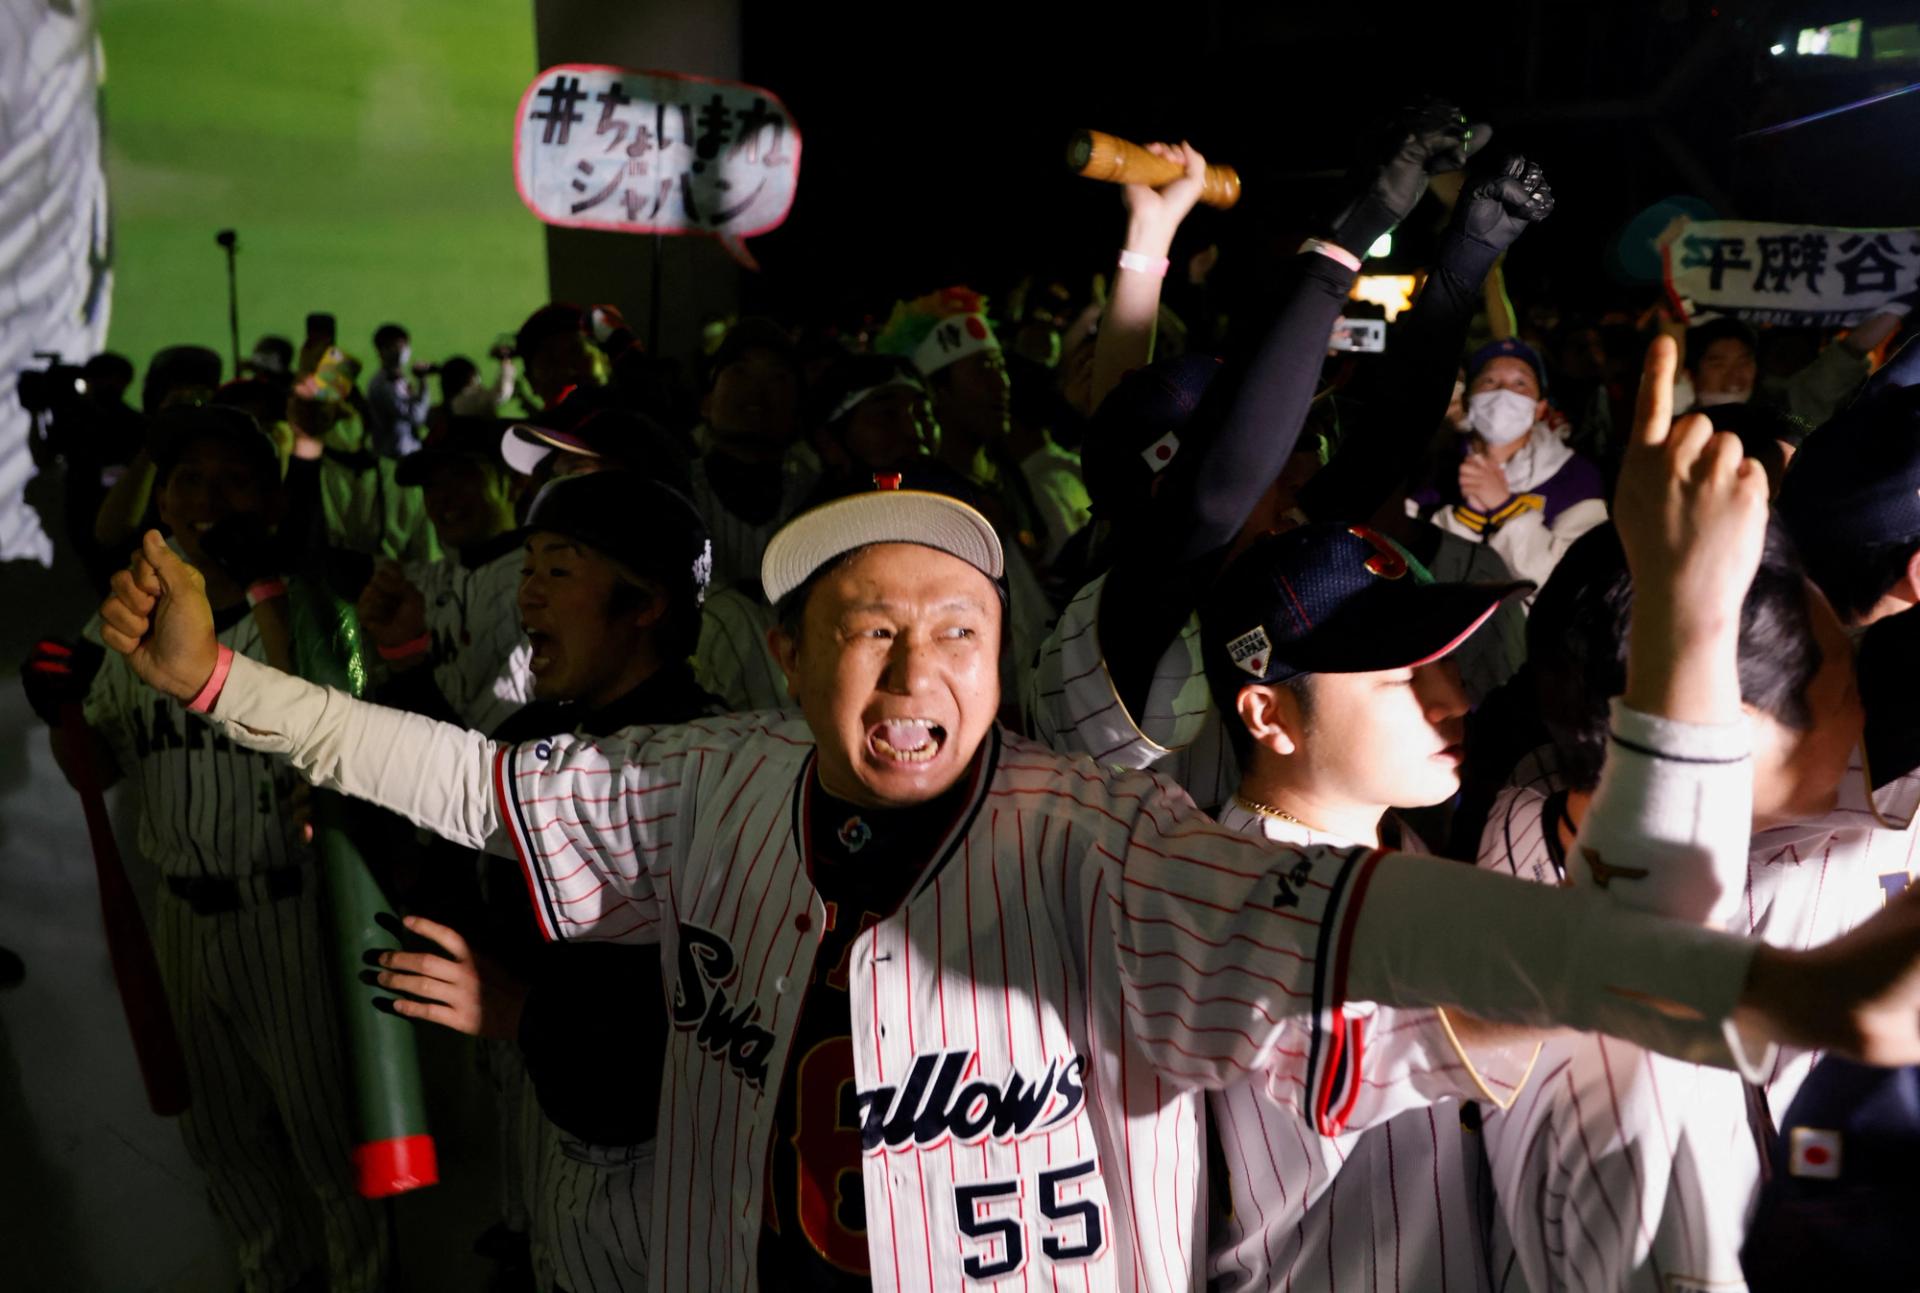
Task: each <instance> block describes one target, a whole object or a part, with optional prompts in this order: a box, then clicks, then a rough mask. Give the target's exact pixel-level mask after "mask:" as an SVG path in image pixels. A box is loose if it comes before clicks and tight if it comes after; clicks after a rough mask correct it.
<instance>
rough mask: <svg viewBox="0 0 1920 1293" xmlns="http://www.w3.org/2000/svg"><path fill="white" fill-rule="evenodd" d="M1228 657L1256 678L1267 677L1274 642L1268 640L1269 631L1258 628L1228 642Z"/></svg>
mask: <svg viewBox="0 0 1920 1293" xmlns="http://www.w3.org/2000/svg"><path fill="white" fill-rule="evenodd" d="M1227 659H1229V660H1231V661H1233V663H1234V665H1235V666H1236V667H1238V668H1241V669H1245V670H1246V671H1247V672H1248V673H1250V674H1252V675H1253V676H1254V677H1255V678H1261V677H1265V676H1266V672H1267V662H1268V661H1270V660H1271V659H1273V643H1272V642H1270V641H1268V640H1267V631H1266V630H1265V629H1263V628H1256V629H1254V630H1253V631H1252V632H1251V633H1242V634H1241V635H1240V636H1239V637H1237V638H1235V639H1234V640H1233V641H1231V642H1229V643H1227Z"/></svg>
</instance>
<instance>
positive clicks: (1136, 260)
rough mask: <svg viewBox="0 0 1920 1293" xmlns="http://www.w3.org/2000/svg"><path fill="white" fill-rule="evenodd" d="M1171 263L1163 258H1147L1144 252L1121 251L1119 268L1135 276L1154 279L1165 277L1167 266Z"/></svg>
mask: <svg viewBox="0 0 1920 1293" xmlns="http://www.w3.org/2000/svg"><path fill="white" fill-rule="evenodd" d="M1171 263H1172V262H1171V261H1169V260H1168V259H1167V258H1166V257H1165V256H1149V255H1147V254H1146V253H1144V252H1138V251H1124V250H1123V251H1122V252H1121V253H1120V268H1121V269H1130V270H1132V271H1133V272H1134V273H1136V274H1151V275H1153V276H1154V277H1155V278H1165V277H1166V276H1167V266H1168V265H1169V264H1171Z"/></svg>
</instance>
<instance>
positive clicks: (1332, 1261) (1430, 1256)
mask: <svg viewBox="0 0 1920 1293" xmlns="http://www.w3.org/2000/svg"><path fill="white" fill-rule="evenodd" d="M1220 824H1221V825H1222V826H1224V827H1226V828H1227V829H1229V830H1234V831H1239V832H1241V833H1242V834H1246V835H1254V836H1263V837H1264V838H1267V839H1270V840H1274V841H1277V842H1281V843H1287V844H1296V845H1314V844H1321V845H1343V844H1345V843H1346V841H1343V840H1339V839H1336V838H1334V837H1332V836H1329V835H1325V834H1321V833H1317V832H1314V831H1312V830H1309V829H1307V828H1306V827H1303V826H1299V825H1297V824H1294V823H1288V822H1281V821H1277V820H1274V819H1272V818H1268V817H1264V816H1261V815H1258V814H1255V813H1252V812H1249V811H1248V810H1247V809H1245V808H1243V807H1241V805H1240V804H1239V803H1238V802H1237V801H1229V803H1228V805H1227V807H1226V808H1225V809H1224V810H1223V811H1222V812H1221V814H1220ZM1406 843H1407V847H1409V848H1418V847H1420V846H1419V844H1418V843H1417V842H1415V841H1412V840H1408V841H1407V842H1406ZM1345 1014H1346V1016H1347V1020H1348V1029H1349V1042H1348V1049H1349V1054H1350V1056H1352V1057H1353V1058H1354V1060H1355V1062H1356V1066H1358V1067H1359V1068H1363V1070H1364V1071H1362V1072H1360V1073H1359V1084H1358V1086H1357V1087H1356V1086H1352V1085H1351V1084H1349V1088H1348V1090H1347V1092H1346V1096H1347V1098H1348V1099H1350V1101H1351V1104H1350V1107H1349V1109H1348V1111H1347V1113H1346V1115H1345V1117H1344V1125H1343V1129H1342V1130H1340V1131H1338V1132H1337V1133H1336V1134H1332V1135H1325V1134H1321V1129H1322V1128H1323V1127H1324V1128H1326V1129H1327V1130H1331V1129H1332V1124H1329V1123H1327V1122H1326V1121H1325V1101H1324V1100H1316V1101H1304V1100H1303V1097H1304V1096H1305V1095H1306V1092H1305V1091H1303V1090H1302V1089H1301V1088H1300V1087H1299V1086H1298V1084H1297V1083H1295V1082H1293V1081H1291V1080H1286V1081H1276V1082H1262V1081H1257V1080H1256V1081H1251V1082H1236V1083H1234V1084H1233V1085H1231V1086H1228V1087H1225V1088H1223V1089H1221V1090H1218V1091H1213V1092H1210V1093H1208V1097H1207V1112H1208V1114H1209V1115H1210V1116H1211V1117H1212V1119H1213V1127H1214V1133H1215V1136H1216V1137H1217V1141H1218V1144H1219V1147H1220V1152H1221V1157H1222V1160H1223V1162H1224V1164H1225V1167H1226V1181H1225V1183H1224V1184H1225V1186H1226V1188H1225V1189H1224V1190H1222V1191H1221V1193H1220V1195H1217V1196H1216V1197H1214V1199H1213V1200H1212V1204H1213V1216H1214V1221H1213V1226H1212V1235H1211V1241H1210V1244H1209V1252H1208V1257H1207V1279H1208V1287H1209V1288H1210V1289H1212V1290H1214V1291H1215V1293H1228V1291H1231V1290H1249V1291H1251V1290H1266V1289H1274V1288H1286V1289H1296V1290H1302V1291H1304V1290H1311V1289H1327V1290H1329V1291H1331V1290H1334V1289H1340V1288H1347V1289H1353V1288H1382V1287H1391V1288H1395V1289H1401V1290H1412V1289H1458V1290H1462V1291H1463V1293H1471V1291H1472V1290H1477V1289H1484V1288H1486V1287H1487V1278H1486V1266H1485V1253H1484V1250H1483V1247H1482V1236H1483V1233H1484V1230H1483V1227H1484V1218H1483V1216H1482V1215H1481V1210H1480V1200H1479V1198H1478V1197H1477V1196H1478V1193H1479V1192H1478V1190H1477V1189H1475V1188H1474V1179H1475V1177H1476V1175H1477V1160H1478V1158H1479V1153H1480V1148H1479V1142H1478V1139H1477V1137H1476V1136H1474V1135H1473V1133H1471V1132H1468V1131H1466V1130H1465V1129H1464V1128H1463V1127H1462V1125H1461V1120H1460V1111H1461V1101H1462V1100H1473V1099H1477V1098H1478V1097H1479V1096H1480V1094H1481V1092H1482V1091H1483V1090H1485V1089H1486V1088H1484V1087H1482V1086H1481V1085H1479V1084H1477V1083H1476V1082H1475V1081H1474V1080H1473V1070H1472V1069H1471V1068H1469V1066H1468V1062H1467V1057H1466V1056H1465V1055H1464V1054H1463V1053H1462V1052H1461V1050H1460V1048H1459V1046H1458V1045H1457V1044H1456V1042H1455V1040H1454V1038H1453V1034H1452V1032H1451V1030H1450V1029H1449V1028H1448V1026H1447V1025H1446V1024H1445V1022H1443V1020H1442V1018H1441V1016H1440V1012H1439V1011H1437V1010H1432V1009H1413V1010H1408V1009H1398V1008H1395V1007H1391V1006H1374V1005H1372V1004H1370V1003H1356V1004H1353V1005H1349V1006H1347V1007H1346V1008H1345ZM1282 1037H1283V1039H1282V1041H1281V1043H1280V1045H1281V1048H1282V1049H1283V1050H1285V1049H1296V1050H1297V1049H1299V1048H1300V1047H1301V1046H1302V1045H1303V1044H1304V1042H1305V1037H1304V1033H1303V1031H1302V1029H1301V1027H1300V1021H1290V1022H1289V1023H1288V1024H1287V1025H1286V1026H1285V1028H1284V1030H1283V1034H1282ZM1535 1050H1536V1048H1535V1047H1534V1046H1531V1045H1528V1046H1525V1047H1521V1048H1517V1049H1516V1051H1515V1053H1513V1054H1511V1055H1508V1054H1504V1053H1491V1052H1487V1053H1483V1052H1482V1051H1481V1050H1480V1049H1478V1048H1476V1052H1475V1057H1474V1058H1475V1059H1477V1060H1478V1061H1480V1069H1479V1072H1480V1076H1481V1078H1482V1080H1483V1081H1484V1082H1486V1083H1487V1084H1489V1085H1490V1086H1491V1088H1492V1090H1493V1091H1494V1093H1495V1094H1496V1095H1498V1096H1499V1098H1500V1101H1501V1103H1506V1102H1508V1101H1511V1100H1512V1098H1513V1097H1514V1096H1515V1095H1516V1094H1518V1092H1519V1089H1520V1088H1521V1087H1522V1086H1523V1085H1524V1084H1525V1082H1526V1080H1527V1073H1528V1070H1529V1069H1530V1068H1531V1067H1532V1063H1533V1056H1534V1053H1535ZM1362 1055H1364V1057H1365V1059H1364V1064H1363V1065H1359V1064H1358V1060H1359V1057H1360V1056H1362ZM1489 1060H1492V1061H1494V1062H1493V1063H1489ZM1284 1076H1285V1077H1286V1078H1289V1079H1290V1078H1292V1077H1293V1076H1294V1075H1292V1074H1287V1075H1284Z"/></svg>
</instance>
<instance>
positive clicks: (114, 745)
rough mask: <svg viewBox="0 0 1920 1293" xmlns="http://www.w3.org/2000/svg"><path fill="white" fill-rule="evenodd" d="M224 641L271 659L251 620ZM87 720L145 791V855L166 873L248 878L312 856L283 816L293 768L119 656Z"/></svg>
mask: <svg viewBox="0 0 1920 1293" xmlns="http://www.w3.org/2000/svg"><path fill="white" fill-rule="evenodd" d="M219 638H220V641H221V642H223V643H225V644H226V645H227V646H230V647H232V648H233V650H234V653H235V654H236V655H245V656H249V657H251V658H253V659H255V660H264V659H266V652H265V650H264V649H263V647H262V646H261V643H260V631H259V629H258V627H257V626H256V625H255V624H254V619H253V616H252V615H241V616H240V617H239V619H238V620H237V621H235V622H234V623H232V624H230V625H228V626H227V627H226V628H224V629H222V630H221V631H220V634H219ZM82 712H83V713H84V714H85V716H86V720H87V723H88V725H89V726H91V727H92V728H93V729H94V730H95V731H96V732H98V733H99V734H100V736H101V737H102V739H104V740H105V741H106V743H107V746H108V748H109V749H111V750H112V751H113V759H114V762H115V763H116V764H118V765H119V767H120V771H121V772H122V773H123V774H124V775H125V776H126V777H127V778H128V779H129V780H130V781H133V782H134V783H136V784H137V785H138V786H139V787H140V832H139V841H140V852H141V853H142V854H143V855H144V856H145V857H146V858H147V859H148V860H149V861H151V862H152V863H153V864H154V866H155V867H156V868H158V869H159V871H160V873H161V874H162V875H177V876H209V875H213V876H237V875H247V874H250V873H252V872H255V871H266V870H273V869H277V868H280V867H285V866H291V865H293V864H294V863H296V862H298V861H300V860H301V858H302V857H303V855H304V850H302V849H300V848H299V847H298V846H296V845H293V844H291V843H290V842H289V838H288V831H287V824H286V821H285V819H284V818H283V816H282V813H281V810H282V807H283V805H284V804H285V803H286V801H287V796H288V795H289V794H290V793H291V792H292V790H293V788H294V786H296V785H298V784H299V781H300V779H299V778H298V777H297V776H295V775H294V774H293V772H292V770H291V769H289V768H288V767H287V766H286V764H285V762H284V761H283V760H280V759H276V758H274V757H273V756H271V755H265V754H257V753H255V752H253V751H251V750H246V749H242V748H241V747H240V746H237V745H234V744H232V743H231V742H230V741H228V740H227V738H226V737H225V736H223V735H221V734H220V733H218V732H215V731H213V730H211V729H210V728H208V727H207V725H206V724H205V723H202V722H201V721H199V720H198V719H196V718H193V717H192V716H190V715H189V714H188V713H187V711H186V707H185V706H184V705H182V704H180V703H179V702H178V701H176V700H174V699H172V698H171V697H168V696H163V695H161V694H160V693H159V692H157V691H154V690H152V689H151V688H149V687H148V686H147V685H146V684H145V683H144V682H141V681H140V679H139V677H138V676H137V675H136V674H135V673H134V672H133V668H132V666H130V665H129V664H128V663H127V658H126V657H125V656H123V655H121V654H120V653H119V652H118V651H109V652H107V655H106V660H105V661H104V663H102V664H101V666H100V672H99V673H97V674H95V675H94V679H93V685H92V687H91V688H90V689H89V690H88V692H87V698H86V701H85V702H84V704H83V706H82Z"/></svg>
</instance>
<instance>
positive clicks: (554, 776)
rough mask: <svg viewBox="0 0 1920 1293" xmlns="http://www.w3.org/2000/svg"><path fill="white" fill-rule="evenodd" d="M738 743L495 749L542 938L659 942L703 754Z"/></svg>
mask: <svg viewBox="0 0 1920 1293" xmlns="http://www.w3.org/2000/svg"><path fill="white" fill-rule="evenodd" d="M737 735H738V732H737V730H725V729H721V728H720V727H719V726H718V725H712V726H709V725H706V724H700V723H695V724H690V725H686V726H675V727H651V728H648V727H641V728H629V729H627V730H626V731H623V732H620V733H618V734H616V735H614V736H611V737H604V738H594V737H579V736H557V737H550V738H545V739H542V740H539V741H528V742H524V743H522V744H520V745H517V746H510V747H506V748H503V749H502V750H501V751H500V752H499V755H498V758H497V760H496V763H495V768H494V776H495V781H496V790H497V793H498V796H499V800H500V803H501V806H502V811H503V816H504V820H505V824H506V828H507V834H508V836H509V838H511V840H512V842H513V851H514V854H515V855H516V856H517V857H518V858H519V860H520V865H521V868H522V869H523V870H524V872H525V873H526V877H527V887H528V890H529V892H530V893H531V894H532V897H533V908H534V914H535V916H536V918H537V919H538V921H539V923H540V932H541V933H542V934H544V935H545V936H546V937H547V938H549V939H603V940H608V941H613V942H624V943H652V942H657V941H658V939H659V929H658V926H659V924H660V909H661V903H660V895H661V893H662V892H663V888H662V881H663V879H664V877H665V876H666V875H668V874H670V873H671V872H672V870H673V869H674V865H675V862H676V861H677V859H678V855H679V852H680V847H679V846H680V843H681V842H682V841H684V840H685V839H687V838H688V837H689V836H690V835H691V834H692V832H693V828H694V824H695V817H694V793H693V792H694V788H695V786H696V785H697V783H698V775H699V768H700V764H701V761H702V757H703V756H704V755H706V754H709V753H713V752H715V750H716V748H717V747H718V745H719V744H720V743H722V742H725V741H727V740H729V739H730V738H731V737H737Z"/></svg>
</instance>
